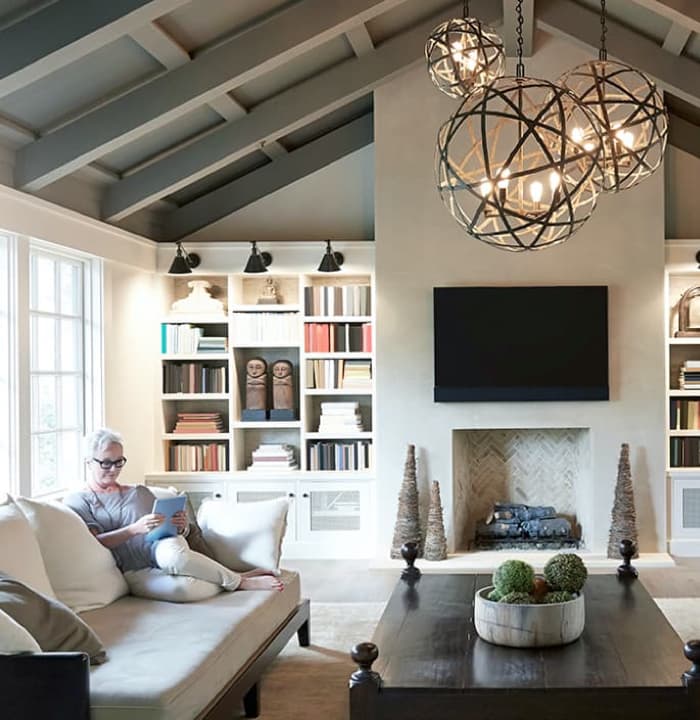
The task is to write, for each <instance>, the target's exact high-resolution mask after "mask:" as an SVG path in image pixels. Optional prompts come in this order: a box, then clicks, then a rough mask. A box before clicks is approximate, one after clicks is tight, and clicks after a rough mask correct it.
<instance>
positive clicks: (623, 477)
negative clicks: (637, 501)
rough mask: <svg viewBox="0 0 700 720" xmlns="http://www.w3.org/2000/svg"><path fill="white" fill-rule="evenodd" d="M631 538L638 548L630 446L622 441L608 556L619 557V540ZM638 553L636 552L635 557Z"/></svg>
mask: <svg viewBox="0 0 700 720" xmlns="http://www.w3.org/2000/svg"><path fill="white" fill-rule="evenodd" d="M622 540H631V541H632V542H633V543H634V544H635V547H637V548H639V542H638V538H637V513H636V511H635V507H634V489H633V487H632V471H631V468H630V446H629V445H628V444H627V443H622V447H621V448H620V459H619V461H618V464H617V482H616V484H615V500H614V502H613V507H612V517H611V521H610V535H609V538H608V557H609V558H619V557H622V556H621V555H620V542H621V541H622ZM638 556H639V555H638V554H636V555H635V557H638Z"/></svg>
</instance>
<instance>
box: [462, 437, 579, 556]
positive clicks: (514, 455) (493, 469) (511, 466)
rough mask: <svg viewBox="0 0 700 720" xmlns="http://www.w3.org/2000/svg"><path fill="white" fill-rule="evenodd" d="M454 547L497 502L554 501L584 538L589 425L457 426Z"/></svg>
mask: <svg viewBox="0 0 700 720" xmlns="http://www.w3.org/2000/svg"><path fill="white" fill-rule="evenodd" d="M452 436H453V437H452V448H453V468H454V488H453V520H454V528H455V549H456V550H457V551H466V550H468V549H469V546H470V543H471V541H472V540H473V538H474V529H475V524H476V523H477V522H478V521H479V520H483V519H484V518H485V517H486V516H487V514H488V513H489V511H490V510H491V509H492V508H493V505H494V503H495V502H501V501H502V502H515V503H524V504H526V505H552V506H554V508H555V509H556V510H557V512H558V513H559V514H561V515H564V516H566V517H567V518H568V519H569V521H570V522H571V523H572V526H573V527H574V528H575V529H577V535H579V536H580V538H581V540H582V541H584V543H585V535H586V523H585V516H586V512H587V508H588V506H589V500H590V498H587V497H586V488H590V487H591V482H590V431H589V429H588V428H535V429H530V428H528V429H517V428H507V429H500V428H499V429H478V430H453V432H452Z"/></svg>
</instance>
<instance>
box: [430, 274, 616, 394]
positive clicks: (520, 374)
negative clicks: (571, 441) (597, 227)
mask: <svg viewBox="0 0 700 720" xmlns="http://www.w3.org/2000/svg"><path fill="white" fill-rule="evenodd" d="M433 315H434V335H435V401H436V402H463V401H510V400H607V399H608V398H609V390H608V289H607V287H604V286H598V285H586V286H550V287H436V288H433Z"/></svg>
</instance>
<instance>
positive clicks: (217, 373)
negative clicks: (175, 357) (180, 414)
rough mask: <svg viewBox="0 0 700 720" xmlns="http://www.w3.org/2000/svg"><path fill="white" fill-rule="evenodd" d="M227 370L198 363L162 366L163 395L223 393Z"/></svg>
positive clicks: (225, 385) (225, 386) (226, 382)
mask: <svg viewBox="0 0 700 720" xmlns="http://www.w3.org/2000/svg"><path fill="white" fill-rule="evenodd" d="M227 375H228V372H227V368H226V367H224V366H221V367H211V366H209V365H204V364H202V363H198V362H186V363H167V364H165V365H163V392H164V393H225V392H227V391H228V390H227V388H228V380H227Z"/></svg>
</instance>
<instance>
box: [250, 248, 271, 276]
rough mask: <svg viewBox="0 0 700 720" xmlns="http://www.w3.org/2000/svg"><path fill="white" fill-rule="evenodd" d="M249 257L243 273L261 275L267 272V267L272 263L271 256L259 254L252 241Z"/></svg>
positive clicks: (264, 253) (265, 253)
mask: <svg viewBox="0 0 700 720" xmlns="http://www.w3.org/2000/svg"><path fill="white" fill-rule="evenodd" d="M251 245H252V247H251V249H250V257H249V258H248V262H247V263H246V264H245V269H244V270H243V272H244V273H263V272H267V266H268V265H270V264H271V263H272V255H270V253H269V252H260V251H259V250H258V245H257V243H256V242H255V240H253V241H252V242H251Z"/></svg>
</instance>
